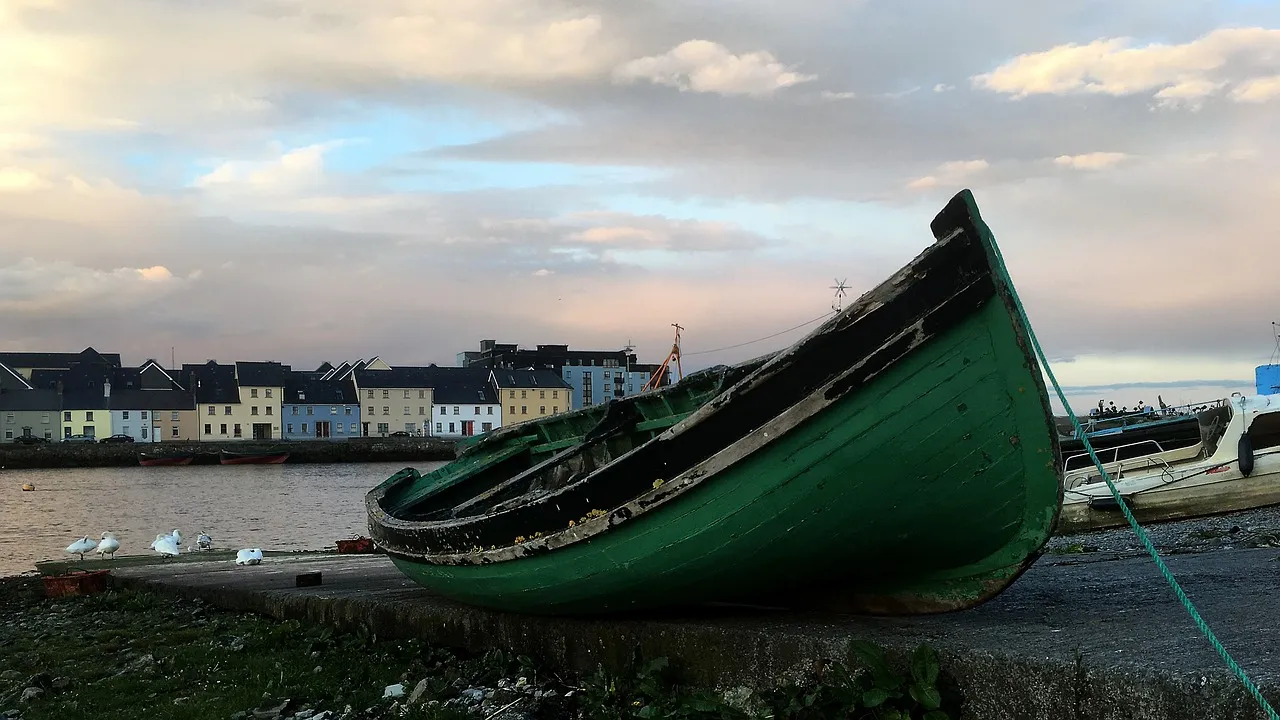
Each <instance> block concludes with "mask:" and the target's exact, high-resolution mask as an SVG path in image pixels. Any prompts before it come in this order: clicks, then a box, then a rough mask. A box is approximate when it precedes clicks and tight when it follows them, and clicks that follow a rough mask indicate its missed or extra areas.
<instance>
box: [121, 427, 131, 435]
mask: <svg viewBox="0 0 1280 720" xmlns="http://www.w3.org/2000/svg"><path fill="white" fill-rule="evenodd" d="M120 434H121V435H128V434H129V426H128V425H125V426H124V427H122V428H120Z"/></svg>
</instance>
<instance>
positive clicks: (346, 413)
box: [281, 363, 361, 440]
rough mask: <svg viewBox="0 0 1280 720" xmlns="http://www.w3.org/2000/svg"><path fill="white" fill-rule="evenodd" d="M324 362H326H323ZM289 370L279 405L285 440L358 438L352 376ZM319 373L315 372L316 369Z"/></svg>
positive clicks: (357, 409)
mask: <svg viewBox="0 0 1280 720" xmlns="http://www.w3.org/2000/svg"><path fill="white" fill-rule="evenodd" d="M326 365H327V363H326ZM322 369H325V373H320V374H319V376H317V373H307V372H300V371H296V370H295V371H292V372H290V373H289V374H288V376H287V377H286V378H285V386H284V400H283V406H282V409H281V411H282V413H283V417H282V418H281V421H282V422H283V423H284V438H285V439H286V440H346V439H347V438H349V437H360V434H361V431H360V404H359V402H357V399H358V398H357V397H356V388H355V385H354V383H353V382H352V380H351V378H350V377H348V378H347V379H346V380H343V381H339V380H333V379H325V377H326V373H327V372H328V370H329V369H331V368H325V367H324V366H322ZM317 372H318V371H317Z"/></svg>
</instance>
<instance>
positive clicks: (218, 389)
mask: <svg viewBox="0 0 1280 720" xmlns="http://www.w3.org/2000/svg"><path fill="white" fill-rule="evenodd" d="M182 383H183V385H185V386H186V387H187V388H188V389H190V390H193V391H194V392H195V397H196V402H198V403H206V404H214V405H222V404H229V403H238V402H240V388H239V387H238V386H237V385H236V366H235V365H219V364H218V363H217V362H215V361H213V360H210V361H209V362H207V363H205V364H203V365H183V366H182Z"/></svg>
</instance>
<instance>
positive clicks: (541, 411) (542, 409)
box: [538, 405, 547, 415]
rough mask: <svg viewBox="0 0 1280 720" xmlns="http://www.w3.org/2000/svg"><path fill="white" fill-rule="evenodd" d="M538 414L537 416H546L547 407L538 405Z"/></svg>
mask: <svg viewBox="0 0 1280 720" xmlns="http://www.w3.org/2000/svg"><path fill="white" fill-rule="evenodd" d="M538 414H539V415H546V414H547V406H546V405H539V406H538Z"/></svg>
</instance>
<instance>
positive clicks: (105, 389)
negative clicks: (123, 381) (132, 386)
mask: <svg viewBox="0 0 1280 720" xmlns="http://www.w3.org/2000/svg"><path fill="white" fill-rule="evenodd" d="M102 397H104V398H109V397H111V381H110V380H103V381H102Z"/></svg>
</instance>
